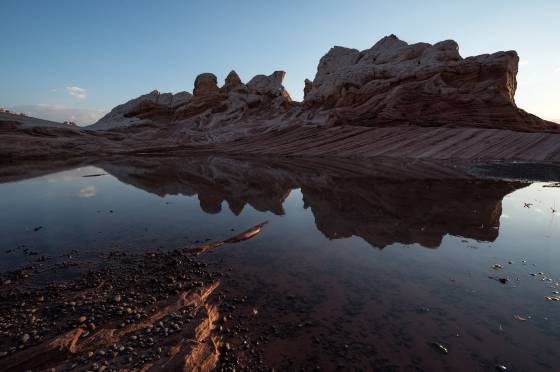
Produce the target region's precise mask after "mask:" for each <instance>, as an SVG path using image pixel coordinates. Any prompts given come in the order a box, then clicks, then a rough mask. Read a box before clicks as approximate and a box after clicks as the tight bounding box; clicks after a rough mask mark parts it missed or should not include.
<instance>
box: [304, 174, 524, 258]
mask: <svg viewBox="0 0 560 372" xmlns="http://www.w3.org/2000/svg"><path fill="white" fill-rule="evenodd" d="M517 187H518V186H517V185H514V184H511V183H507V182H501V181H480V180H475V181H473V180H383V179H362V180H344V179H337V180H336V182H332V188H322V187H319V188H318V187H315V186H313V185H310V186H304V187H302V192H303V198H304V202H305V205H306V207H310V208H311V210H312V211H313V214H314V216H315V221H316V224H317V228H318V229H319V230H321V231H322V232H323V233H324V234H325V235H326V236H327V237H328V238H330V239H337V238H345V237H350V236H353V235H354V236H359V237H362V238H363V239H365V240H366V241H367V242H368V243H370V244H372V245H374V246H376V247H379V248H383V247H385V246H387V245H390V244H392V243H395V242H399V243H404V244H412V243H420V244H422V245H423V246H426V247H430V248H436V247H438V246H439V245H440V243H441V240H442V238H443V236H445V235H446V234H451V235H457V236H464V237H467V238H472V239H477V240H486V241H493V240H495V239H496V238H497V237H498V228H499V224H500V216H501V212H502V208H501V200H502V198H503V197H504V196H505V195H507V194H508V193H510V192H512V191H513V190H515V189H516V188H517Z"/></svg>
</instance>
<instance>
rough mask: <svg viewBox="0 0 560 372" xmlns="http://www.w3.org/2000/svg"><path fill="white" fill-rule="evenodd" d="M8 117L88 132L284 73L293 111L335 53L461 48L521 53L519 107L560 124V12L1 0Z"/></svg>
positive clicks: (450, 6)
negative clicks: (140, 108) (141, 109)
mask: <svg viewBox="0 0 560 372" xmlns="http://www.w3.org/2000/svg"><path fill="white" fill-rule="evenodd" d="M1 11H2V14H3V16H2V21H1V22H0V107H6V108H11V109H13V110H16V111H18V112H26V113H28V114H31V115H33V116H37V117H41V118H45V119H50V120H57V121H63V120H72V121H76V122H77V123H78V124H82V125H84V124H91V123H93V122H95V121H96V120H97V119H98V118H99V117H101V116H102V115H103V114H105V113H106V112H108V111H109V110H110V109H111V108H112V107H114V106H116V105H118V104H121V103H123V102H126V101H128V100H129V99H132V98H134V97H137V96H139V95H141V94H145V93H147V92H150V91H152V90H154V89H157V90H159V91H160V92H178V91H183V90H186V91H190V92H192V89H193V83H194V79H195V78H196V76H197V75H198V74H199V73H203V72H212V73H214V74H216V76H217V77H218V80H219V81H220V82H223V79H224V78H225V76H226V75H227V73H228V72H229V71H230V70H232V69H234V70H235V71H237V73H238V74H239V75H240V77H241V79H242V80H243V81H244V82H247V81H248V80H250V79H251V77H253V76H254V75H257V74H267V75H268V74H270V73H272V72H273V71H275V70H284V71H286V72H287V75H286V78H285V80H284V86H285V87H286V89H287V90H288V92H289V93H290V95H291V96H292V97H293V98H294V99H295V100H301V99H302V96H303V86H304V83H303V82H304V79H306V78H309V79H313V77H314V76H315V72H316V69H317V64H318V62H319V59H320V58H321V56H323V55H324V54H325V53H326V52H327V51H328V50H329V49H330V48H331V47H332V46H334V45H341V46H346V47H351V48H357V49H360V50H363V49H367V48H370V47H371V46H372V45H373V44H375V42H376V41H377V40H379V39H380V38H382V37H383V36H385V35H389V34H396V35H397V36H398V37H399V38H400V39H402V40H405V41H407V42H409V43H416V42H430V43H435V42H438V41H441V40H445V39H454V40H456V41H457V42H458V43H459V46H460V53H461V55H462V56H463V57H467V56H471V55H478V54H484V53H492V52H496V51H500V50H512V49H513V50H517V52H518V53H519V55H520V58H521V62H520V71H519V75H518V90H517V95H516V102H517V104H518V106H519V107H521V108H523V109H525V110H527V111H529V112H532V113H534V114H536V115H539V116H541V117H543V118H545V119H549V120H555V121H557V122H560V26H559V25H560V22H559V21H558V17H559V16H560V1H559V0H540V1H539V0H535V1H526V0H525V1H518V0H509V1H506V0H494V1H488V0H470V1H461V2H451V1H428V0H426V1H402V0H401V1H399V0H393V1H374V0H370V1H359V0H345V1H330V0H320V1H312V0H307V1H303V0H298V1H291V0H284V1H268V0H259V1H231V0H230V1H227V0H224V1H213V0H204V1H172V0H167V1H154V0H152V1H142V0H136V1H132V0H110V1H104V0H97V1H75V0H73V1H64V0H58V1H42V0H36V1H30V0H2V3H1Z"/></svg>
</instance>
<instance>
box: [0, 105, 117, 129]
mask: <svg viewBox="0 0 560 372" xmlns="http://www.w3.org/2000/svg"><path fill="white" fill-rule="evenodd" d="M9 109H10V110H13V111H15V112H23V113H24V114H26V115H27V116H33V117H36V118H39V119H46V120H52V121H58V122H63V121H66V120H68V121H73V122H76V123H78V124H80V125H86V124H93V123H95V122H96V121H97V120H99V118H101V117H102V116H103V115H105V114H106V113H107V112H106V111H105V110H101V109H95V108H73V107H67V106H63V105H51V104H47V103H40V104H38V105H20V106H12V107H9Z"/></svg>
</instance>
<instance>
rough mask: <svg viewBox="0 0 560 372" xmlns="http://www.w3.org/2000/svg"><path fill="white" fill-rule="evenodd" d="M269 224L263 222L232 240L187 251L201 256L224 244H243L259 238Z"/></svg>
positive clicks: (190, 248) (207, 244) (191, 248)
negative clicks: (256, 237)
mask: <svg viewBox="0 0 560 372" xmlns="http://www.w3.org/2000/svg"><path fill="white" fill-rule="evenodd" d="M267 223H268V221H264V222H261V223H259V224H258V225H255V226H253V227H251V228H250V229H248V230H245V231H243V232H242V233H240V234H237V235H235V236H232V237H231V238H228V239H226V240H222V241H219V242H212V243H206V244H202V245H199V246H197V247H189V248H187V250H189V251H190V252H193V253H194V254H196V255H197V256H199V255H201V254H203V253H205V252H207V251H209V250H210V249H214V248H217V247H220V246H222V245H224V244H229V243H240V242H243V241H245V240H249V239H252V238H254V237H255V236H257V235H259V234H260V233H261V231H262V228H263V227H264V226H265V225H266V224H267Z"/></svg>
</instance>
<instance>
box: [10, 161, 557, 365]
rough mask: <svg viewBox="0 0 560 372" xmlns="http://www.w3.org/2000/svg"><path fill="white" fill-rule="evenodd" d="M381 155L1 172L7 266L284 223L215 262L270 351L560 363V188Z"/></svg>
mask: <svg viewBox="0 0 560 372" xmlns="http://www.w3.org/2000/svg"><path fill="white" fill-rule="evenodd" d="M422 166H425V165H422ZM379 167H381V168H379ZM379 167H377V166H376V167H373V168H372V169H370V170H369V171H368V172H365V173H364V174H362V173H361V172H359V171H357V170H356V169H354V168H352V167H349V166H347V165H344V164H343V165H341V164H333V163H328V162H327V165H325V164H323V163H314V162H302V161H296V162H293V161H287V160H282V161H277V162H272V163H271V162H256V161H247V160H239V159H222V158H210V159H165V158H162V159H150V160H142V161H128V160H119V161H113V162H98V163H95V164H89V165H83V166H80V167H77V168H74V169H67V170H63V171H58V172H56V173H52V174H46V175H42V176H40V177H37V178H26V177H25V176H23V177H20V178H21V179H20V180H12V182H7V183H3V184H0V195H2V196H1V198H0V226H2V229H1V230H0V248H1V251H0V257H1V260H0V270H1V271H7V270H13V269H14V268H16V267H20V266H24V265H26V264H28V263H29V262H33V261H35V260H37V258H38V257H41V256H48V257H49V258H51V259H52V260H53V262H56V261H57V260H58V261H61V262H62V261H64V260H67V259H68V256H73V257H74V258H75V257H81V258H83V259H84V260H88V259H91V261H92V264H93V265H95V256H96V253H99V252H104V251H111V250H114V249H119V250H126V251H131V252H143V251H146V250H156V249H163V250H165V249H176V248H182V247H186V246H190V245H196V244H200V243H202V242H206V241H217V240H223V239H225V238H227V237H229V236H231V235H234V234H236V233H237V232H240V231H242V230H244V229H247V228H249V227H251V226H253V225H256V224H258V223H260V222H263V221H269V223H268V225H266V227H265V228H264V229H263V232H262V233H261V234H260V235H259V236H258V237H256V238H254V239H252V240H249V241H246V242H243V243H240V244H236V245H226V246H224V247H221V248H219V249H216V250H214V251H212V252H211V253H209V254H208V255H207V257H206V258H205V260H207V262H208V263H209V264H210V265H211V266H213V267H215V268H218V269H222V270H223V269H225V268H227V269H228V270H230V271H229V272H230V273H231V274H230V276H229V278H228V279H227V280H226V283H225V286H226V287H227V288H230V290H231V291H233V292H238V293H243V294H244V295H245V296H247V302H246V304H245V305H242V306H245V307H246V308H247V313H249V312H250V311H252V310H253V309H257V310H258V316H254V317H253V318H251V319H252V320H251V321H252V325H251V326H252V327H253V329H254V330H255V332H257V333H258V332H260V333H262V334H263V335H266V336H270V337H271V339H270V341H269V342H268V343H266V346H265V355H266V358H267V361H268V362H269V364H270V365H276V366H278V367H281V368H286V369H292V368H295V367H296V366H297V367H302V366H304V367H310V368H311V367H315V366H319V367H322V368H323V369H333V368H341V369H348V368H361V369H386V370H441V369H448V370H465V371H467V370H468V371H472V370H492V369H494V368H495V367H496V366H497V365H500V364H503V365H505V366H507V367H508V370H518V371H528V370H531V371H538V370H558V369H559V368H560V360H559V353H558V349H559V346H560V302H555V301H547V300H546V298H545V297H546V296H554V295H555V294H554V292H556V291H560V288H559V284H558V280H559V279H560V266H559V265H558V263H559V262H560V249H559V247H560V246H559V244H558V242H559V241H560V215H559V214H558V213H557V212H555V210H556V209H557V208H560V189H559V188H558V187H548V186H551V184H550V183H538V182H537V183H532V184H531V183H522V182H508V181H500V180H490V179H473V178H472V177H469V176H466V175H464V174H454V173H453V172H449V171H447V170H438V169H435V170H434V168H433V167H428V168H426V170H425V171H418V169H416V170H414V171H411V168H407V167H405V168H403V167H401V166H399V165H395V164H387V165H379ZM46 173H48V172H46ZM85 176H91V177H85ZM557 206H558V207H557ZM497 264H498V265H501V266H502V268H501V269H498V270H496V269H494V265H497ZM78 272H79V270H78V269H69V270H68V271H67V272H64V273H63V276H67V277H72V275H77V273H78ZM500 278H502V279H507V282H506V283H505V284H502V283H501V282H500V281H499V279H500ZM48 279H49V278H47V280H48ZM433 343H439V344H441V345H443V346H445V347H446V348H447V349H448V354H443V353H441V352H439V351H438V350H437V348H435V347H434V345H433Z"/></svg>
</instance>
